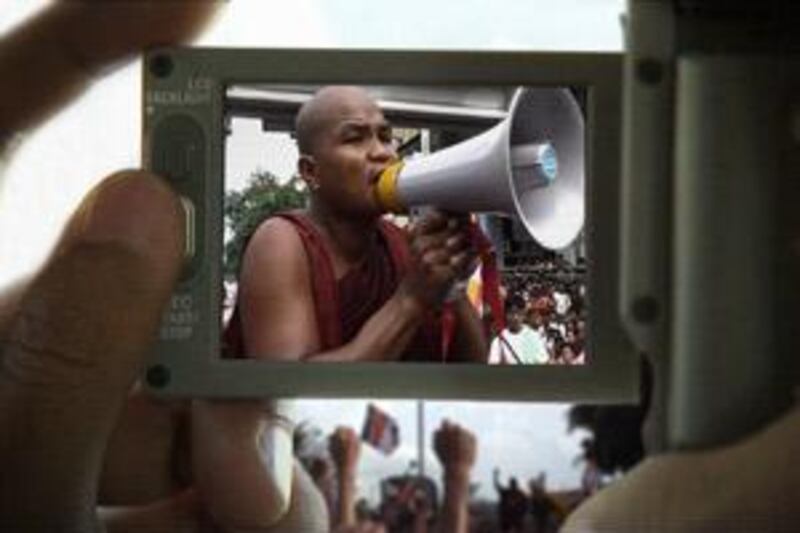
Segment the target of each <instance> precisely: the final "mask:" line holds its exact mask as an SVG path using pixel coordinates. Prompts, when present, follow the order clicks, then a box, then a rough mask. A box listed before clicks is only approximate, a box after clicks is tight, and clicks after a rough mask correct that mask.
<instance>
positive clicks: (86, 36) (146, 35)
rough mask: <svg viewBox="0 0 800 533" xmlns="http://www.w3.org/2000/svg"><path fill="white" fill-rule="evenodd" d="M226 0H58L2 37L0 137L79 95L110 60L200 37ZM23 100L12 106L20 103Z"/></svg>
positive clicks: (5, 136) (29, 124)
mask: <svg viewBox="0 0 800 533" xmlns="http://www.w3.org/2000/svg"><path fill="white" fill-rule="evenodd" d="M224 3H225V2H222V1H219V0H217V1H215V0H195V1H191V2H189V1H185V0H183V1H177V0H165V1H158V0H129V1H112V0H94V1H88V0H85V1H66V0H62V1H60V2H55V3H53V4H52V5H51V6H50V7H49V8H47V9H46V10H44V11H42V12H41V13H40V14H39V15H37V16H35V17H34V18H32V19H30V20H29V21H27V22H26V23H24V24H22V25H20V26H19V27H17V28H16V29H14V30H12V32H11V33H10V34H9V35H8V36H7V37H6V38H5V39H3V41H2V43H0V79H2V80H3V83H2V84H0V101H3V102H6V104H9V105H5V106H4V107H3V113H2V114H0V140H3V139H5V138H8V137H10V136H11V135H12V134H13V133H14V132H17V131H19V130H22V129H25V128H28V127H30V126H32V125H34V124H35V123H37V122H39V121H40V120H41V119H42V118H44V117H46V116H47V115H48V114H49V113H51V112H53V111H54V110H56V109H57V108H58V107H60V106H61V105H63V104H64V103H65V102H66V101H67V100H69V99H71V98H73V97H75V96H76V95H77V94H79V93H80V92H81V90H83V89H84V88H85V87H86V85H87V83H88V82H89V81H91V80H92V79H93V78H94V77H96V76H97V75H99V74H100V73H101V72H102V71H103V69H105V68H106V67H108V66H110V65H112V64H114V63H116V62H118V61H120V60H122V59H124V58H126V57H128V56H129V55H131V54H133V53H135V52H138V51H140V50H142V49H144V48H146V47H150V46H156V45H172V44H179V43H181V42H184V41H186V40H189V39H191V38H192V37H194V36H196V35H197V34H198V33H199V31H200V30H201V29H202V28H203V27H204V26H205V25H206V24H207V23H208V21H209V20H210V19H211V18H212V16H213V15H214V14H215V13H216V12H217V10H218V8H219V6H221V5H223V4H224ZM15 102H16V105H10V104H11V103H15Z"/></svg>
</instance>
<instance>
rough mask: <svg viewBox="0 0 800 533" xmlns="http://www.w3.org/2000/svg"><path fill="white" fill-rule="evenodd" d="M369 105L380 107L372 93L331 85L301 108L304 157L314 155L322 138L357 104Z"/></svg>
mask: <svg viewBox="0 0 800 533" xmlns="http://www.w3.org/2000/svg"><path fill="white" fill-rule="evenodd" d="M365 103H367V104H368V105H370V106H373V107H375V108H376V109H377V107H378V105H377V104H376V103H375V100H373V98H372V97H371V96H370V95H369V93H367V91H365V90H364V89H362V88H360V87H353V86H345V85H331V86H328V87H323V88H322V89H320V90H318V91H317V92H316V93H315V94H314V96H313V97H312V98H311V100H309V101H307V102H306V103H304V104H303V105H302V106H301V107H300V111H298V113H297V117H296V118H295V137H296V139H297V147H298V148H299V150H300V153H301V154H305V155H310V154H313V153H314V149H315V147H316V143H317V139H318V138H319V135H320V134H321V133H322V132H324V131H325V130H326V129H327V128H329V127H330V126H332V125H333V124H334V123H335V121H336V119H337V117H339V116H341V115H343V114H344V113H345V112H346V111H347V110H348V109H350V108H351V107H352V106H353V105H354V104H355V105H364V104H365Z"/></svg>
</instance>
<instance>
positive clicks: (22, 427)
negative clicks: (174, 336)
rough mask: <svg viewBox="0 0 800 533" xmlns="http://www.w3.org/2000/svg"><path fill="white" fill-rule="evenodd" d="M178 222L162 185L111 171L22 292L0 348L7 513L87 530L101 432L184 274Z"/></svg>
mask: <svg viewBox="0 0 800 533" xmlns="http://www.w3.org/2000/svg"><path fill="white" fill-rule="evenodd" d="M181 223H182V215H181V212H180V204H179V203H178V202H177V200H176V199H175V197H174V195H173V194H172V193H171V192H170V191H169V190H168V189H167V187H166V186H165V185H164V184H163V183H162V182H160V181H159V180H157V179H155V178H153V177H150V176H148V175H146V174H144V173H140V172H123V173H120V174H117V175H115V176H114V177H112V178H110V179H108V180H106V181H104V182H103V183H102V184H101V185H100V186H99V187H98V188H97V189H95V191H94V192H93V193H92V194H90V195H89V197H87V199H86V200H84V202H83V203H82V204H81V207H80V209H79V210H78V212H77V213H76V214H75V216H74V217H73V219H72V220H71V222H70V225H69V226H68V229H67V231H66V232H65V234H64V235H63V236H62V239H61V242H60V244H59V246H58V247H57V249H56V252H55V253H54V255H53V257H52V258H51V259H50V260H49V261H48V263H47V264H46V265H45V267H44V269H43V270H42V272H41V273H40V274H39V275H38V276H37V277H36V278H35V279H34V281H33V282H32V284H31V286H30V288H28V290H27V291H26V293H25V295H24V297H23V298H22V301H21V303H20V305H19V312H18V314H17V315H16V317H15V318H14V321H13V323H12V324H11V326H10V328H9V333H8V337H7V339H6V343H5V346H4V351H3V353H2V355H0V427H2V428H3V438H2V439H0V471H1V472H3V475H2V476H0V479H2V481H0V516H3V517H4V520H6V519H8V520H12V521H17V522H20V523H28V522H29V521H31V522H32V523H35V522H36V521H39V522H40V523H41V521H46V522H47V525H48V526H49V527H48V529H49V530H58V529H70V530H76V531H78V530H88V529H89V524H88V522H86V521H87V520H91V517H92V506H93V504H94V498H95V491H96V486H97V479H98V476H99V471H100V467H101V464H102V456H103V451H104V447H105V445H106V441H107V439H108V436H109V434H110V433H111V430H112V429H113V427H114V422H115V420H116V418H117V417H118V415H119V412H120V410H121V407H122V405H123V402H124V399H125V397H126V393H127V391H128V390H129V388H130V385H131V383H132V382H133V380H134V378H135V377H136V376H137V374H138V372H139V371H140V369H141V366H142V363H143V362H144V360H145V357H146V355H147V351H148V348H149V346H150V344H151V341H152V339H153V337H154V335H155V332H156V329H157V326H158V322H159V317H160V314H161V311H162V308H163V307H164V304H165V302H166V301H167V298H168V296H169V294H170V292H171V290H172V287H173V284H174V282H175V279H176V277H177V273H178V271H179V267H180V264H181V258H182V249H183V247H182V239H183V232H182V226H181ZM43 505H46V507H47V510H46V512H44V513H43V512H42V506H43ZM9 517H10V518H9Z"/></svg>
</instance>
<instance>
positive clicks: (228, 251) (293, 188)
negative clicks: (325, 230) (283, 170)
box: [223, 171, 307, 278]
mask: <svg viewBox="0 0 800 533" xmlns="http://www.w3.org/2000/svg"><path fill="white" fill-rule="evenodd" d="M282 181H283V180H281V179H280V178H279V177H278V176H276V175H274V174H272V173H271V172H269V171H256V172H254V173H253V175H252V176H251V178H250V181H249V182H248V184H247V186H246V187H245V188H244V189H243V190H242V191H232V192H229V193H227V194H226V195H225V205H224V216H225V225H226V228H227V229H228V230H229V232H230V233H228V236H229V237H230V239H227V240H226V243H225V250H224V260H223V272H224V275H225V277H226V278H233V277H238V275H239V267H240V264H241V259H242V254H243V253H244V248H245V246H246V245H247V242H248V241H249V240H250V237H251V236H252V235H253V233H254V232H255V230H256V228H258V226H259V224H261V222H262V221H263V220H264V219H265V218H267V217H269V216H271V215H273V214H274V213H277V212H279V211H287V210H291V209H297V208H300V207H303V206H305V204H306V198H307V193H306V191H305V188H304V187H303V182H302V180H301V179H300V178H299V177H298V176H294V177H292V178H291V179H289V180H287V181H284V182H283V183H282Z"/></svg>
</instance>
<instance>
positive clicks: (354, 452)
mask: <svg viewBox="0 0 800 533" xmlns="http://www.w3.org/2000/svg"><path fill="white" fill-rule="evenodd" d="M300 441H302V439H300ZM432 442H433V450H434V453H435V456H436V457H437V459H438V461H439V462H440V464H441V465H442V471H443V474H442V479H441V483H440V487H441V494H440V490H439V487H437V485H436V484H435V483H434V481H433V480H432V479H430V478H428V477H423V476H419V475H418V474H415V473H413V472H405V473H402V474H400V475H397V476H393V477H390V478H387V479H384V480H382V481H381V495H380V501H379V502H378V503H377V504H374V503H370V502H369V501H368V500H367V499H365V498H363V497H359V496H358V494H359V486H358V483H357V480H358V464H359V458H360V455H361V447H362V441H361V439H360V438H359V436H358V435H357V433H356V432H355V431H354V430H353V429H352V428H349V427H345V426H340V427H337V428H336V429H335V430H334V431H333V432H332V433H331V434H330V435H329V436H327V439H326V446H324V447H323V451H322V452H320V448H319V447H313V449H314V450H315V451H314V452H313V453H308V452H307V450H308V449H310V447H308V446H304V445H302V444H301V443H300V442H298V446H297V452H298V456H299V459H300V462H301V464H303V465H304V466H305V468H306V469H307V470H308V472H309V474H310V475H311V478H312V479H313V481H314V483H315V485H316V487H317V488H318V489H319V491H320V493H321V494H322V495H323V497H324V499H325V502H326V506H327V508H328V514H329V516H330V520H331V527H332V531H335V532H337V533H364V532H373V531H374V532H385V533H428V532H435V531H444V532H450V531H452V532H455V531H457V532H463V533H466V532H468V531H469V532H475V533H478V532H480V533H550V532H555V531H557V530H558V528H559V527H560V525H561V524H562V523H563V522H564V520H565V518H566V516H567V515H568V514H569V512H570V511H571V510H572V509H574V508H575V507H576V506H577V505H578V504H579V503H580V502H581V501H582V500H583V499H584V498H586V497H588V496H590V495H591V494H592V493H594V492H595V491H596V490H597V489H598V488H599V485H597V484H594V483H592V482H591V478H592V476H591V475H590V473H591V472H590V471H591V470H592V465H593V463H592V462H591V461H589V459H590V457H589V456H586V457H584V459H585V460H586V461H587V462H586V468H585V473H584V476H583V479H582V484H581V486H580V487H576V488H575V489H574V490H568V491H551V490H548V488H547V483H546V474H545V473H544V472H541V473H540V474H539V475H538V476H536V477H534V478H531V479H530V480H529V481H528V484H527V489H526V488H524V487H523V486H522V485H521V484H520V483H519V482H518V480H517V478H516V477H510V478H509V480H508V483H507V484H503V483H502V482H501V480H500V471H499V469H495V470H494V489H495V491H496V494H497V499H496V500H493V501H488V502H487V501H481V500H477V499H475V498H474V488H475V485H474V484H473V483H472V482H471V470H472V468H473V467H474V465H475V462H476V460H477V456H478V442H477V439H476V437H475V435H474V434H473V433H472V432H471V431H470V430H468V429H466V428H464V427H462V426H460V425H458V424H454V423H451V422H449V421H445V422H443V424H442V425H441V427H440V428H439V429H437V430H436V431H435V432H434V434H433V438H432ZM304 450H306V451H304ZM362 488H363V487H362Z"/></svg>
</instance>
